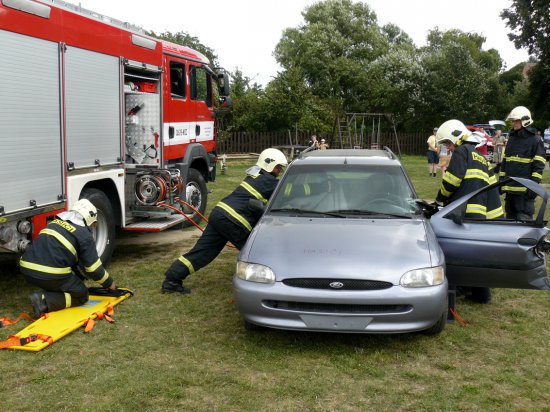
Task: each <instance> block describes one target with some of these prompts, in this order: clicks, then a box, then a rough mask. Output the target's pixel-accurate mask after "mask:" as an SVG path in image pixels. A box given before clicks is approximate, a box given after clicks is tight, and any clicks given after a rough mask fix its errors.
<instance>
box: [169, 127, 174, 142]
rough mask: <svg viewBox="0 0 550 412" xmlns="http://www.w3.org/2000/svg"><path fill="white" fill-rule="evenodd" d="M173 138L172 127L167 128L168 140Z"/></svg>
mask: <svg viewBox="0 0 550 412" xmlns="http://www.w3.org/2000/svg"><path fill="white" fill-rule="evenodd" d="M173 138H174V126H168V139H173Z"/></svg>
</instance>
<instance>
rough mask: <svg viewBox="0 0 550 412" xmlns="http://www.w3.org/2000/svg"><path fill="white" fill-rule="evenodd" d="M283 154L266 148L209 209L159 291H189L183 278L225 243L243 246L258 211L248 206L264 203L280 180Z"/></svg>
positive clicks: (167, 273) (214, 256)
mask: <svg viewBox="0 0 550 412" xmlns="http://www.w3.org/2000/svg"><path fill="white" fill-rule="evenodd" d="M287 164H288V163H287V160H286V157H285V155H284V154H283V153H282V152H281V151H280V150H277V149H265V150H264V151H262V153H260V156H259V158H258V162H257V163H256V165H255V166H253V167H251V168H250V169H248V170H247V171H246V174H247V175H246V177H245V179H244V181H243V182H241V184H240V185H239V186H238V187H237V188H236V189H235V190H233V192H232V193H231V194H229V195H228V196H226V197H224V198H223V199H222V200H221V201H220V202H218V204H217V205H216V206H215V207H214V209H212V212H211V213H210V218H209V221H208V224H207V225H206V228H205V229H204V232H203V234H202V236H201V237H200V238H199V240H198V241H197V243H196V244H195V246H193V248H192V249H191V250H190V251H189V252H187V253H185V254H183V255H182V256H180V257H179V258H178V259H176V260H175V261H174V262H173V263H172V265H171V266H170V267H169V268H168V270H167V271H166V274H165V279H164V282H163V283H162V293H181V294H188V293H191V289H189V288H186V287H185V286H183V280H184V279H185V278H186V277H187V276H189V275H191V274H193V273H195V272H196V271H197V270H199V269H200V268H202V267H204V266H206V265H208V264H209V263H210V262H212V261H213V260H214V259H215V258H216V256H218V255H219V254H220V252H221V251H222V250H223V248H224V247H225V245H226V243H227V242H231V243H232V244H233V245H234V246H235V247H236V248H237V249H238V250H241V248H242V247H243V246H244V245H245V243H246V240H247V239H248V236H249V235H250V232H252V228H253V227H254V226H255V225H256V223H257V222H258V220H260V217H261V213H258V212H257V211H255V210H253V209H252V208H251V207H250V206H249V201H250V200H252V199H257V200H259V201H261V202H263V203H264V204H265V203H267V201H268V200H269V198H270V197H271V195H272V194H273V191H274V190H275V188H276V187H277V183H278V182H279V181H278V179H277V177H278V176H279V175H280V174H281V173H282V171H283V169H284V167H286V166H287Z"/></svg>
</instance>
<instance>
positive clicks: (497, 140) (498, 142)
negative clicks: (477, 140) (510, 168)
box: [493, 130, 506, 170]
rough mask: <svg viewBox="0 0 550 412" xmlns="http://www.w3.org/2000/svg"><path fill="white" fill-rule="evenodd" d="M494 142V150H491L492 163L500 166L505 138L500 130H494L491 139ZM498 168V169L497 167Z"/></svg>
mask: <svg viewBox="0 0 550 412" xmlns="http://www.w3.org/2000/svg"><path fill="white" fill-rule="evenodd" d="M493 141H494V144H495V146H494V147H495V151H494V152H493V163H495V164H496V165H497V167H499V168H500V164H501V163H502V156H503V154H504V146H506V138H505V137H504V136H503V135H502V131H501V130H497V131H496V132H495V137H494V139H493ZM497 170H498V169H497Z"/></svg>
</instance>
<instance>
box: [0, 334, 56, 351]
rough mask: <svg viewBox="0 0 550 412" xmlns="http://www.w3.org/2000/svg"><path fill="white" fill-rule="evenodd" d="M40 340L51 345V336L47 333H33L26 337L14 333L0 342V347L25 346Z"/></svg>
mask: <svg viewBox="0 0 550 412" xmlns="http://www.w3.org/2000/svg"><path fill="white" fill-rule="evenodd" d="M37 340H41V341H42V342H47V343H48V346H51V345H53V338H52V337H51V336H48V335H41V334H39V333H33V334H31V335H29V336H27V337H21V336H16V335H10V336H8V339H6V340H5V341H3V342H0V349H4V348H11V347H12V346H25V345H26V344H28V343H31V342H35V341H37Z"/></svg>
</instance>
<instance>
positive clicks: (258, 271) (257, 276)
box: [236, 262, 275, 283]
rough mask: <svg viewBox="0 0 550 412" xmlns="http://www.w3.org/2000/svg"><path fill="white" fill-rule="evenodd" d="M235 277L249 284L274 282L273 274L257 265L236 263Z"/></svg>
mask: <svg viewBox="0 0 550 412" xmlns="http://www.w3.org/2000/svg"><path fill="white" fill-rule="evenodd" d="M236 275H237V277H238V278H239V279H242V280H248V281H249V282H258V283H273V282H275V273H273V271H272V270H271V269H270V268H269V267H267V266H264V265H259V264H257V263H247V262H237V272H236Z"/></svg>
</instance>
